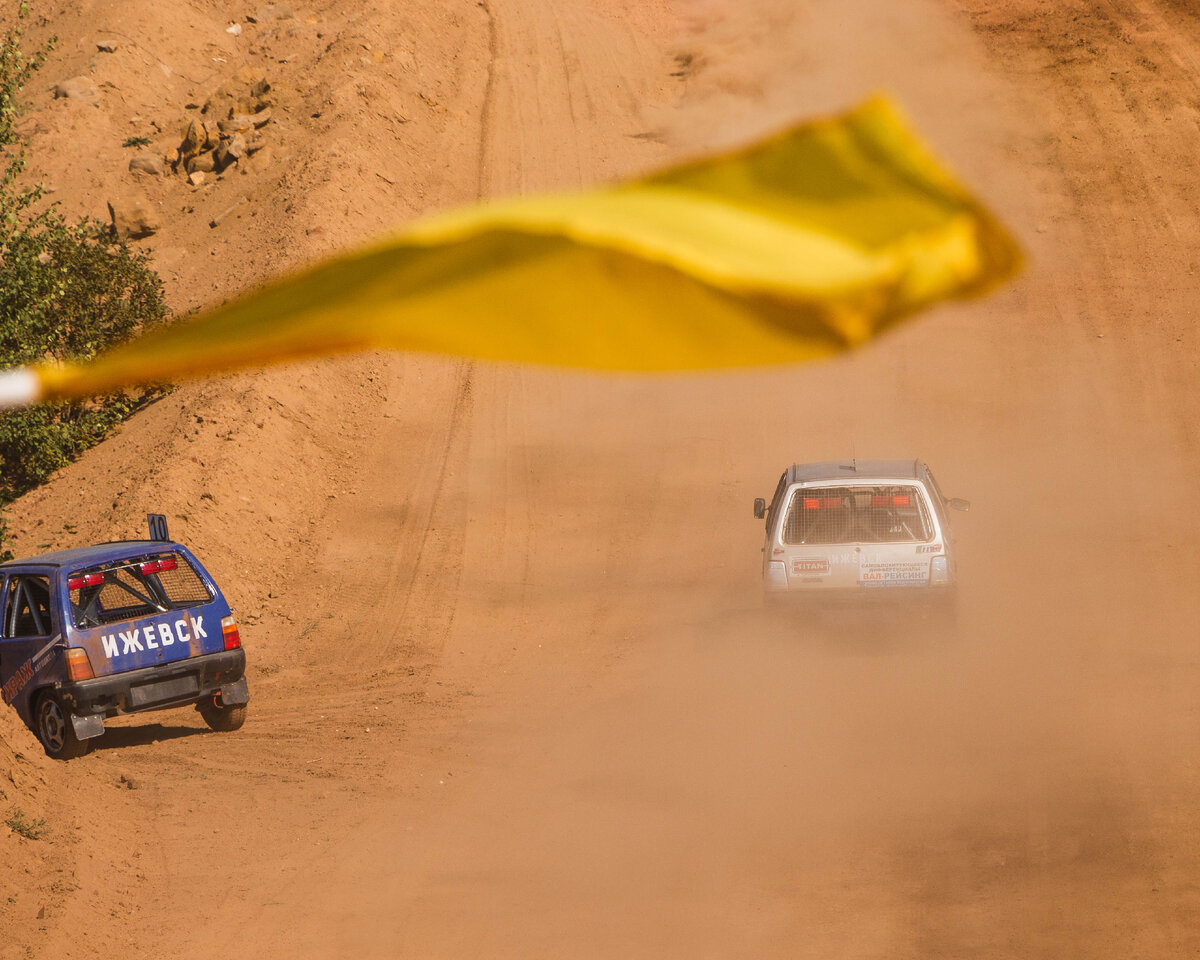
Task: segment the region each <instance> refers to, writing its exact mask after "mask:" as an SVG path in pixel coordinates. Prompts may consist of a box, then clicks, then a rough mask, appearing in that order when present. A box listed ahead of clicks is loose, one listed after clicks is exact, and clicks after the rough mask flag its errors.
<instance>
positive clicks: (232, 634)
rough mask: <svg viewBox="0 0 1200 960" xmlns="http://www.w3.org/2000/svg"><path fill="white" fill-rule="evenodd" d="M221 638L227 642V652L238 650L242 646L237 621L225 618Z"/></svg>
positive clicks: (222, 623)
mask: <svg viewBox="0 0 1200 960" xmlns="http://www.w3.org/2000/svg"><path fill="white" fill-rule="evenodd" d="M221 638H222V639H223V640H224V641H225V649H226V650H236V649H237V648H238V647H240V646H241V645H242V638H241V636H240V635H239V634H238V625H237V620H235V619H234V618H233V617H231V616H230V617H225V618H223V619H222V620H221Z"/></svg>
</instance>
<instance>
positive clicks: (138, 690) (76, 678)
mask: <svg viewBox="0 0 1200 960" xmlns="http://www.w3.org/2000/svg"><path fill="white" fill-rule="evenodd" d="M150 520H151V524H150V527H151V537H152V539H149V540H132V541H122V542H118V543H104V544H99V545H97V546H94V547H80V548H77V549H73V550H59V551H56V552H54V553H44V554H41V555H40V556H35V557H30V558H28V559H25V560H13V561H10V562H8V563H3V564H0V694H2V695H3V699H4V702H5V703H8V704H11V705H12V706H13V707H14V708H15V709H16V711H17V714H18V715H19V716H20V717H21V719H22V720H23V721H24V722H25V723H26V725H28V727H29V728H30V729H31V730H32V731H33V732H34V734H35V735H36V736H37V738H38V740H40V741H41V744H42V746H43V747H44V748H45V750H46V753H47V754H49V755H50V756H51V757H55V758H57V759H61V760H68V759H71V758H72V757H78V756H82V755H83V754H84V753H86V752H87V751H88V749H89V748H90V746H91V743H92V741H93V740H94V738H96V737H98V736H100V735H101V734H102V733H103V732H104V720H105V718H106V717H114V716H116V715H117V714H119V713H141V712H144V711H148V710H162V709H165V708H167V707H178V706H183V705H187V704H195V705H196V708H197V709H198V710H199V712H200V715H201V716H202V717H203V718H204V720H205V722H206V723H207V724H208V725H209V726H210V727H211V728H212V729H214V730H221V731H229V730H237V729H238V728H239V727H241V725H242V724H243V723H244V722H245V719H246V705H247V703H248V702H249V699H250V695H249V691H248V688H247V686H246V678H245V669H246V654H245V651H244V650H243V649H242V643H241V638H240V636H239V634H238V627H237V621H236V620H235V619H234V618H233V616H232V614H231V611H230V608H229V604H228V603H226V602H225V598H224V597H223V596H221V591H220V589H219V588H218V587H217V585H216V583H215V582H214V581H213V579H212V577H210V576H209V575H208V572H207V571H206V570H205V569H204V568H203V567H202V566H201V565H200V562H199V561H198V560H197V559H196V558H195V557H194V556H193V555H192V553H191V551H189V550H188V549H187V547H185V546H183V545H182V544H179V543H175V542H174V541H172V540H170V539H169V538H168V536H167V532H166V522H165V519H164V518H163V517H162V516H161V515H158V514H153V515H151V518H150Z"/></svg>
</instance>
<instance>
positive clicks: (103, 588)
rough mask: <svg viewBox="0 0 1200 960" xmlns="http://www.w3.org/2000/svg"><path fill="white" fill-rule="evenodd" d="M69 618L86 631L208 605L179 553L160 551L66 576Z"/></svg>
mask: <svg viewBox="0 0 1200 960" xmlns="http://www.w3.org/2000/svg"><path fill="white" fill-rule="evenodd" d="M68 586H69V588H70V596H71V616H72V620H73V621H74V623H75V626H76V627H78V628H80V629H84V628H87V627H98V626H102V625H104V624H109V623H117V622H119V621H121V620H132V619H134V618H136V617H145V616H149V615H151V614H155V613H163V612H165V611H167V610H179V609H181V608H184V607H194V606H198V605H200V604H204V603H208V602H210V601H211V600H212V599H213V597H212V594H211V593H210V592H209V589H208V587H207V585H206V584H205V583H204V581H203V580H202V579H201V577H200V575H199V574H198V573H197V572H196V570H195V568H193V567H192V565H191V564H190V563H189V562H188V560H187V558H186V557H185V556H183V554H181V553H175V552H172V553H162V554H154V555H151V556H144V557H138V558H137V559H136V560H120V561H118V562H116V563H111V564H104V565H102V566H99V567H89V568H87V569H86V570H78V571H76V572H74V573H72V574H71V576H70V577H69V578H68Z"/></svg>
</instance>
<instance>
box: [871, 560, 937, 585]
mask: <svg viewBox="0 0 1200 960" xmlns="http://www.w3.org/2000/svg"><path fill="white" fill-rule="evenodd" d="M858 582H859V584H860V585H861V586H864V587H911V586H914V585H916V584H921V583H928V582H929V564H928V563H927V562H926V561H924V560H885V561H877V562H868V563H864V564H863V565H862V566H861V567H859V570H858Z"/></svg>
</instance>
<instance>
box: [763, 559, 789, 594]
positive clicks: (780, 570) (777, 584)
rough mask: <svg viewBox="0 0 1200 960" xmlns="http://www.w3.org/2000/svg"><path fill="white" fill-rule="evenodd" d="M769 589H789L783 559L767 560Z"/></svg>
mask: <svg viewBox="0 0 1200 960" xmlns="http://www.w3.org/2000/svg"><path fill="white" fill-rule="evenodd" d="M767 589H768V590H786V589H787V569H786V568H785V567H784V564H783V561H782V560H768V561H767Z"/></svg>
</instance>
